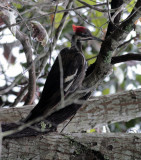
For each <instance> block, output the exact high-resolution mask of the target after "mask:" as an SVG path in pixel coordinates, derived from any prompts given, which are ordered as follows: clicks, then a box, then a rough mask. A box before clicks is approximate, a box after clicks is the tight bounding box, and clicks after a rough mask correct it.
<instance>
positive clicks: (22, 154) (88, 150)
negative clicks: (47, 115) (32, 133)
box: [1, 133, 141, 160]
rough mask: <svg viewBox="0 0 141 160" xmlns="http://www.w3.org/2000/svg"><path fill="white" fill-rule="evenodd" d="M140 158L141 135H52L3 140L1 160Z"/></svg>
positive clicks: (137, 159) (121, 159) (131, 159)
mask: <svg viewBox="0 0 141 160" xmlns="http://www.w3.org/2000/svg"><path fill="white" fill-rule="evenodd" d="M72 137H73V138H72ZM86 157H87V158H86ZM140 157H141V135H140V134H124V135H123V134H111V133H109V134H97V133H93V134H86V133H77V134H71V136H69V135H68V136H64V135H61V134H57V133H51V134H49V135H44V136H43V135H42V136H37V137H36V138H35V137H24V138H19V139H5V140H3V148H2V159H1V160H16V159H18V160H23V159H32V160H33V159H34V160H39V159H42V160H50V159H54V160H59V159H60V160H70V159H71V160H85V159H87V160H93V159H96V160H106V159H109V160H133V159H134V160H135V159H136V160H140Z"/></svg>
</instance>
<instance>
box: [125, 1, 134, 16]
mask: <svg viewBox="0 0 141 160" xmlns="http://www.w3.org/2000/svg"><path fill="white" fill-rule="evenodd" d="M134 6H135V0H132V1H131V2H130V3H129V4H128V5H127V6H126V8H127V11H128V12H129V13H130V12H131V11H132V9H133V8H134Z"/></svg>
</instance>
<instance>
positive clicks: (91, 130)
mask: <svg viewBox="0 0 141 160" xmlns="http://www.w3.org/2000/svg"><path fill="white" fill-rule="evenodd" d="M93 132H96V130H95V129H94V128H93V129H89V130H87V133H93Z"/></svg>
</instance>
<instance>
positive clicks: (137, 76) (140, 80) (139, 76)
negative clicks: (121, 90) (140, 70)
mask: <svg viewBox="0 0 141 160" xmlns="http://www.w3.org/2000/svg"><path fill="white" fill-rule="evenodd" d="M136 81H138V82H139V83H140V84H141V75H140V74H137V75H136Z"/></svg>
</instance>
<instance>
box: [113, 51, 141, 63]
mask: <svg viewBox="0 0 141 160" xmlns="http://www.w3.org/2000/svg"><path fill="white" fill-rule="evenodd" d="M127 61H141V54H134V53H128V54H125V55H121V56H117V57H112V60H111V64H116V63H121V62H127Z"/></svg>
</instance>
